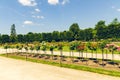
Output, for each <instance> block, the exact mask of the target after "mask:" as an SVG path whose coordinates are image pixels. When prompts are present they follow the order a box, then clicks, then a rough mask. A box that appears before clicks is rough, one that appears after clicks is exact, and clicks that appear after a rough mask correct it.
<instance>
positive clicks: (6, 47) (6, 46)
mask: <svg viewBox="0 0 120 80" xmlns="http://www.w3.org/2000/svg"><path fill="white" fill-rule="evenodd" d="M8 48H9V46H8V44H5V45H4V49H5V50H6V55H7V57H8V53H7V49H8Z"/></svg>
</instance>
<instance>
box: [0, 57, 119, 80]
mask: <svg viewBox="0 0 120 80" xmlns="http://www.w3.org/2000/svg"><path fill="white" fill-rule="evenodd" d="M0 80H120V78H119V77H111V76H107V75H102V74H97V73H91V72H86V71H78V70H73V69H67V68H61V67H56V66H50V65H45V64H38V63H32V62H27V61H21V60H14V59H9V58H4V57H0Z"/></svg>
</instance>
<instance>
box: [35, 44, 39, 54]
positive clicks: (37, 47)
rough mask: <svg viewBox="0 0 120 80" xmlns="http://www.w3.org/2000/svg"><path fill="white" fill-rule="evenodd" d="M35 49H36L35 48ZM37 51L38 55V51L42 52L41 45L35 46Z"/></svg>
mask: <svg viewBox="0 0 120 80" xmlns="http://www.w3.org/2000/svg"><path fill="white" fill-rule="evenodd" d="M33 49H34V48H33ZM35 50H36V51H37V53H38V51H39V50H40V45H36V46H35Z"/></svg>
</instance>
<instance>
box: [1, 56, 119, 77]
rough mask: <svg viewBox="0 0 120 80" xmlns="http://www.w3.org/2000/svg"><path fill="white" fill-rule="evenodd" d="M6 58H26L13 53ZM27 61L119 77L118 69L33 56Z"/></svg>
mask: <svg viewBox="0 0 120 80" xmlns="http://www.w3.org/2000/svg"><path fill="white" fill-rule="evenodd" d="M0 56H3V57H6V55H5V54H0ZM8 58H13V59H19V60H26V58H25V57H23V56H15V55H14V56H8ZM27 61H30V62H36V63H42V64H48V65H53V66H61V67H64V68H70V69H76V70H83V71H89V72H94V73H99V74H104V75H110V76H116V77H120V72H119V71H112V70H105V69H101V68H92V67H88V66H83V65H75V64H65V63H62V64H60V63H58V62H52V61H47V60H40V59H39V60H38V59H33V58H27Z"/></svg>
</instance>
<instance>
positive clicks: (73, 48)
mask: <svg viewBox="0 0 120 80" xmlns="http://www.w3.org/2000/svg"><path fill="white" fill-rule="evenodd" d="M69 49H70V54H69V56H70V58H71V60H72V62H73V60H74V58H73V57H74V53H73V51H74V50H75V44H74V43H73V42H72V43H70V45H69ZM71 54H72V57H71Z"/></svg>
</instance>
